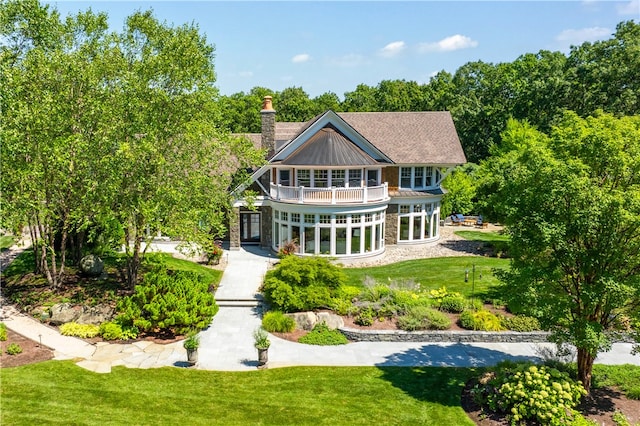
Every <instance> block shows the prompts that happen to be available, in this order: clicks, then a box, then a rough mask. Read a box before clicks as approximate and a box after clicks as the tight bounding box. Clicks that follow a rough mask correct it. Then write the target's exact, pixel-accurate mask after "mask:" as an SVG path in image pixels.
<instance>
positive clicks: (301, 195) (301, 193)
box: [298, 186, 304, 204]
mask: <svg viewBox="0 0 640 426" xmlns="http://www.w3.org/2000/svg"><path fill="white" fill-rule="evenodd" d="M298 202H299V203H300V204H302V203H304V186H301V187H300V193H299V194H298Z"/></svg>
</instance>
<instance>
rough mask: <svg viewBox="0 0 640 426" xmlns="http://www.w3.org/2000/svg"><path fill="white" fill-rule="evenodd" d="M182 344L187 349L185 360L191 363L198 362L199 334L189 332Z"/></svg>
mask: <svg viewBox="0 0 640 426" xmlns="http://www.w3.org/2000/svg"><path fill="white" fill-rule="evenodd" d="M182 345H183V346H184V348H185V349H186V350H187V362H188V363H189V364H191V365H195V363H196V362H198V347H199V346H200V336H198V335H197V334H196V333H192V334H189V336H187V338H186V339H185V341H184V343H183V344H182Z"/></svg>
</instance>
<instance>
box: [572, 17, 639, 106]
mask: <svg viewBox="0 0 640 426" xmlns="http://www.w3.org/2000/svg"><path fill="white" fill-rule="evenodd" d="M639 49H640V24H639V23H635V22H634V21H627V22H621V23H620V24H618V26H617V27H616V32H615V34H614V37H613V38H611V39H609V40H603V41H597V42H595V43H583V44H582V45H581V46H577V47H573V48H572V49H571V53H570V54H569V58H568V60H567V63H568V68H567V71H566V79H567V80H568V81H569V82H570V84H571V97H570V98H569V101H568V105H567V107H568V108H570V109H573V110H575V111H576V112H577V113H578V114H580V115H581V116H584V115H588V114H592V113H594V112H595V111H596V110H597V109H603V110H604V111H606V112H611V113H614V114H621V115H633V114H637V113H638V111H639V110H640V79H638V69H640V54H638V50H639Z"/></svg>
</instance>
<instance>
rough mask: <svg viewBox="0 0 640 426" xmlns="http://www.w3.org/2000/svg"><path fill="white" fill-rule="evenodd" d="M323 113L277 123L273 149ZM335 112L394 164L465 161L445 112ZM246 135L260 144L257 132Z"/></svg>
mask: <svg viewBox="0 0 640 426" xmlns="http://www.w3.org/2000/svg"><path fill="white" fill-rule="evenodd" d="M322 115H323V114H321V115H320V116H318V117H314V118H313V119H311V120H310V121H308V122H304V123H291V122H276V129H275V130H276V132H275V133H276V137H275V139H276V152H279V151H281V150H282V149H283V148H284V147H286V146H287V145H288V144H289V143H290V142H291V141H292V140H293V139H295V138H296V137H298V136H299V135H300V134H301V133H303V132H304V131H305V130H306V129H308V128H309V127H310V125H312V124H313V123H314V122H316V121H317V120H318V118H319V117H321V116H322ZM337 115H338V116H339V117H340V118H342V119H343V120H344V121H345V122H346V123H347V124H348V125H349V126H351V127H352V128H353V129H354V130H355V131H356V132H357V133H359V134H360V135H361V136H362V137H363V138H364V139H366V140H367V141H369V142H370V143H371V144H372V145H373V146H375V147H376V148H377V149H378V150H379V151H381V152H382V153H383V154H385V155H386V156H387V157H388V158H389V159H390V160H391V161H393V162H394V163H396V164H442V165H454V164H463V163H466V161H467V160H466V157H465V155H464V151H463V150H462V145H461V144H460V139H459V138H458V133H457V132H456V128H455V125H454V123H453V119H452V118H451V114H450V113H449V112H448V111H422V112H341V113H337ZM245 136H247V137H248V138H249V139H250V140H251V141H252V142H253V143H254V145H255V146H256V147H258V148H259V147H260V140H261V136H260V134H259V133H254V134H247V135H245ZM318 164H327V163H318ZM331 164H332V163H331Z"/></svg>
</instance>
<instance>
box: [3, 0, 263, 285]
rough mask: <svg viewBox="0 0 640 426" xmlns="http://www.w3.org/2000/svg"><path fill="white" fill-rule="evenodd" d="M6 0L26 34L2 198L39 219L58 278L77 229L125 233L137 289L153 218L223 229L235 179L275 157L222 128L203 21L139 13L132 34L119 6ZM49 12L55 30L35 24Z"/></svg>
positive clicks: (9, 51)
mask: <svg viewBox="0 0 640 426" xmlns="http://www.w3.org/2000/svg"><path fill="white" fill-rule="evenodd" d="M0 10H1V11H2V14H1V15H0V16H1V17H2V22H1V23H2V29H3V31H6V33H4V32H3V34H2V36H3V37H4V38H6V39H8V40H11V41H12V43H13V44H9V45H8V47H6V48H3V50H2V69H1V71H2V81H3V82H4V83H5V84H3V92H2V95H3V96H2V100H1V102H2V109H3V112H4V113H5V114H6V117H7V120H3V122H2V127H0V132H1V136H2V138H3V144H4V145H3V149H5V154H8V155H10V157H11V158H13V159H14V164H13V165H14V167H11V170H10V172H9V173H7V174H6V176H5V175H4V174H3V179H2V190H3V191H2V201H3V204H5V205H9V206H11V212H12V213H11V217H10V218H9V220H10V221H11V222H12V223H16V224H19V223H21V222H22V223H28V224H29V225H31V226H30V228H31V230H32V234H33V239H34V242H35V248H36V249H37V251H38V256H37V258H38V259H39V263H38V267H39V270H38V272H43V273H45V275H46V276H47V279H48V280H49V282H50V283H51V284H52V285H53V286H54V287H56V286H57V285H58V284H59V283H60V280H61V278H62V275H63V271H64V269H63V268H64V263H65V262H64V261H65V253H66V241H67V240H68V236H69V234H70V233H73V232H78V231H83V230H89V229H94V230H95V229H98V230H103V231H104V230H106V229H109V230H111V232H110V234H111V235H113V236H118V235H122V236H123V237H124V241H121V242H120V243H121V244H123V243H124V246H125V248H126V253H127V278H128V281H129V285H130V286H131V287H133V286H134V285H135V284H136V283H137V274H138V268H139V265H140V262H141V254H140V252H141V247H142V243H143V241H144V240H145V238H146V237H147V235H148V234H147V233H148V230H149V229H152V230H161V231H163V232H166V233H169V234H172V235H179V236H181V237H183V238H185V239H188V240H190V241H196V242H197V241H199V240H203V239H204V240H207V239H210V238H211V237H212V236H214V235H219V234H221V233H222V232H223V231H224V224H225V223H226V219H227V218H226V211H227V208H228V207H229V206H230V202H231V199H230V195H228V191H227V189H228V188H229V187H230V186H232V185H234V184H237V183H239V182H238V181H239V180H241V179H242V178H243V177H245V175H244V173H243V172H242V170H246V169H247V168H249V167H251V166H254V165H257V164H259V163H260V162H261V161H262V156H261V153H260V152H258V151H257V150H255V149H254V148H253V146H252V144H251V143H250V142H249V141H248V140H245V139H241V138H233V137H231V136H229V134H228V133H227V132H226V131H225V130H224V129H222V128H221V126H220V123H221V122H222V118H221V114H220V109H219V105H218V104H217V89H216V88H215V87H214V82H215V73H214V67H213V52H214V48H213V46H211V45H209V44H207V42H206V39H205V38H204V36H202V35H201V34H200V33H199V30H198V28H197V27H196V26H194V25H182V26H180V27H169V26H167V25H166V24H163V23H160V22H158V21H157V20H156V19H155V18H154V17H153V16H152V14H151V12H137V13H135V14H133V15H132V16H130V17H129V18H128V19H127V22H126V26H125V29H124V31H123V32H122V33H120V34H118V33H113V32H109V30H108V25H107V17H106V15H105V14H94V13H92V12H90V11H89V12H81V13H79V14H77V15H76V16H70V17H68V18H67V19H66V20H65V22H60V20H59V18H58V15H57V13H55V11H54V12H50V11H49V9H48V6H40V5H39V4H38V3H37V2H30V3H28V7H25V8H21V3H19V2H16V3H14V2H9V3H6V4H3V5H2V8H1V9H0ZM41 22H46V23H47V25H46V26H44V28H45V29H48V30H47V31H49V32H47V33H45V34H42V31H44V30H40V29H35V30H33V29H32V26H33V25H39V24H40V23H41ZM25 40H26V41H25ZM43 40H44V41H43ZM5 220H6V219H5ZM58 260H60V265H61V266H60V268H59V269H57V261H58Z"/></svg>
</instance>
